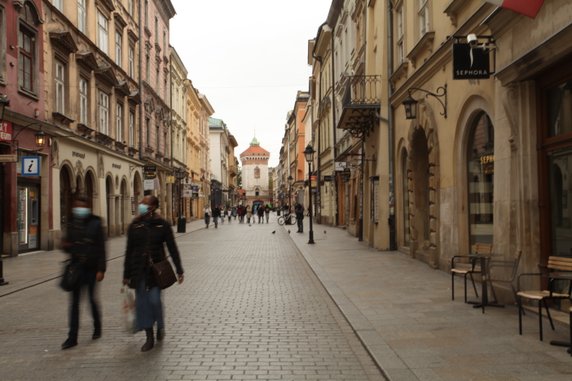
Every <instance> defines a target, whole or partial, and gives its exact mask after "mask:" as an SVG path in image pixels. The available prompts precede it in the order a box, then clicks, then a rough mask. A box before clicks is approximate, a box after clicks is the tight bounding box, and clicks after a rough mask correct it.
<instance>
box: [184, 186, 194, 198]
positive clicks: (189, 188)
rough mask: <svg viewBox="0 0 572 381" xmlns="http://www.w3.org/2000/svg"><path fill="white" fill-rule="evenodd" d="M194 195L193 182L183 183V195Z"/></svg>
mask: <svg viewBox="0 0 572 381" xmlns="http://www.w3.org/2000/svg"><path fill="white" fill-rule="evenodd" d="M192 196H193V189H192V186H191V184H183V197H185V198H191V197H192Z"/></svg>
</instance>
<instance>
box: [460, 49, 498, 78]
mask: <svg viewBox="0 0 572 381" xmlns="http://www.w3.org/2000/svg"><path fill="white" fill-rule="evenodd" d="M493 54H494V53H493ZM490 63H491V58H490V55H489V49H488V48H487V47H483V46H477V45H475V46H473V45H472V44H468V43H460V42H459V43H455V44H453V79H487V78H489V77H490V76H491V74H493V73H492V71H494V70H491V64H490Z"/></svg>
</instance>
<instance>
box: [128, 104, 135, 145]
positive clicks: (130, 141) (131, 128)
mask: <svg viewBox="0 0 572 381" xmlns="http://www.w3.org/2000/svg"><path fill="white" fill-rule="evenodd" d="M127 139H128V140H127V143H128V144H129V147H134V146H135V110H133V109H130V110H129V136H128V138H127Z"/></svg>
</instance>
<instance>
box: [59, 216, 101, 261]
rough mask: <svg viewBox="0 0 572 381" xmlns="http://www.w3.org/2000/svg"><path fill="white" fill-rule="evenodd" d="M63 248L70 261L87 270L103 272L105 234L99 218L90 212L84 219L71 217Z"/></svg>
mask: <svg viewBox="0 0 572 381" xmlns="http://www.w3.org/2000/svg"><path fill="white" fill-rule="evenodd" d="M62 246H63V248H64V250H65V251H66V252H67V253H69V254H70V255H71V260H72V262H79V263H81V264H82V265H83V268H84V269H85V270H88V271H96V272H105V269H106V253H105V234H104V233H103V227H102V223H101V218H99V217H97V216H95V215H93V214H91V215H90V216H88V217H87V218H85V219H82V218H75V217H72V219H71V221H70V223H69V225H68V226H67V230H66V234H65V238H64V239H63V245H62Z"/></svg>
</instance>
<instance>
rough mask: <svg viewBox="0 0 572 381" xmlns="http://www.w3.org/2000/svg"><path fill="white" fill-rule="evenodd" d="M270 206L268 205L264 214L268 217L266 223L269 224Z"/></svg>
mask: <svg viewBox="0 0 572 381" xmlns="http://www.w3.org/2000/svg"><path fill="white" fill-rule="evenodd" d="M270 209H271V208H270V204H266V207H265V208H264V214H265V215H266V223H268V221H269V220H270Z"/></svg>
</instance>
